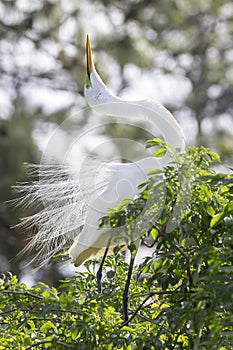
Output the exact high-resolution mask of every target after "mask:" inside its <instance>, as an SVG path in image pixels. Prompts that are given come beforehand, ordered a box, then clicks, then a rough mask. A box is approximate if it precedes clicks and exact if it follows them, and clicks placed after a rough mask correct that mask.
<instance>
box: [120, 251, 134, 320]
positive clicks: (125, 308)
mask: <svg viewBox="0 0 233 350" xmlns="http://www.w3.org/2000/svg"><path fill="white" fill-rule="evenodd" d="M135 256H136V254H135V253H134V254H132V253H131V256H130V263H129V270H128V275H127V280H126V283H125V289H124V293H123V311H124V318H125V322H127V321H128V319H129V314H128V303H129V286H130V280H131V276H132V272H133V265H134V260H135Z"/></svg>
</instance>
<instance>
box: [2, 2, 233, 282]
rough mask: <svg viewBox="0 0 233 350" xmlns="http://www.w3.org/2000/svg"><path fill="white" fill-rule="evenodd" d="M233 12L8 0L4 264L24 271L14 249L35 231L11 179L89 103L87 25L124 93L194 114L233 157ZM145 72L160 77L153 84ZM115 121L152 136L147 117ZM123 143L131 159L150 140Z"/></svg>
mask: <svg viewBox="0 0 233 350" xmlns="http://www.w3.org/2000/svg"><path fill="white" fill-rule="evenodd" d="M90 18H91V20H90ZM232 18H233V6H232V1H231V0H225V1H219V0H211V1H210V0H209V1H203V0H196V1H189V2H187V1H183V0H176V1H175V2H171V1H168V0H164V1H162V2H155V1H151V0H150V1H148V0H140V1H136V0H131V1H126V2H124V3H122V2H120V1H110V2H109V1H103V0H95V1H90V0H79V1H76V0H69V1H66V0H62V1H53V0H46V1H44V0H37V1H22V0H19V1H15V0H13V1H6V0H4V1H1V3H0V29H1V30H0V55H1V65H0V73H1V74H0V99H1V110H0V183H1V186H0V260H1V264H0V269H1V272H6V271H8V270H9V269H10V270H11V271H13V272H14V273H17V274H24V271H23V269H22V266H24V265H25V264H24V262H25V261H24V260H25V258H24V257H23V258H22V260H21V261H20V262H19V263H18V264H17V263H16V262H15V260H13V258H14V257H15V256H16V255H17V253H18V252H19V251H21V250H22V248H23V245H24V244H25V236H26V235H25V233H24V232H21V231H20V230H19V229H17V228H14V229H11V227H12V226H13V225H14V224H16V223H18V221H19V219H18V216H20V217H22V216H27V214H28V213H27V212H24V213H22V212H21V213H18V212H17V211H13V210H9V209H8V207H7V205H5V204H4V202H5V201H6V200H8V199H12V197H13V194H12V191H11V188H10V186H11V185H12V184H15V182H16V181H26V175H25V172H24V169H23V166H22V164H23V163H24V162H35V163H39V162H40V156H39V152H38V149H37V142H38V139H39V140H41V139H42V138H43V139H46V136H47V132H48V130H51V129H53V128H55V127H56V125H57V124H61V123H62V122H63V121H64V120H66V118H68V117H69V116H70V115H77V114H76V113H77V112H79V111H80V107H81V108H82V107H84V106H85V102H84V100H83V96H82V95H83V84H84V81H85V58H84V56H85V48H84V45H85V37H86V34H87V32H88V33H89V34H90V35H91V38H92V42H93V50H94V52H95V61H96V66H97V68H98V71H99V72H100V74H101V76H102V77H103V79H104V81H105V82H106V83H108V82H109V85H110V86H111V87H112V88H114V91H115V92H120V93H121V94H124V95H125V96H126V97H127V95H128V90H129V92H130V91H132V88H133V91H135V92H136V93H137V95H138V97H139V96H140V95H141V94H142V96H141V97H142V98H143V97H149V98H154V99H156V98H157V97H158V96H159V98H160V102H162V103H163V104H165V105H166V106H167V107H169V109H170V110H171V111H173V112H174V114H175V116H176V117H177V118H178V119H179V121H181V122H182V121H183V120H184V121H185V122H186V121H187V120H188V122H190V121H191V122H192V127H190V129H191V128H192V132H190V133H189V136H191V138H192V140H191V142H192V143H194V142H195V139H196V141H197V144H203V145H207V146H210V147H212V148H214V149H216V150H218V152H219V153H220V154H221V156H222V158H223V160H225V161H227V162H229V163H231V162H232V147H233V144H232V140H233V138H232V133H231V129H232V128H231V127H229V125H231V119H232V117H231V116H232V109H233V107H232V101H233V98H232V95H233V90H232V86H233V84H232V79H233V78H232V77H233V73H232V72H233V68H232V67H233V65H232V62H233V55H232ZM161 76H162V79H161ZM144 77H146V78H148V77H149V79H150V81H151V82H152V84H151V85H148V86H149V87H148V88H147V89H145V90H146V91H142V89H141V80H143V79H144ZM173 84H174V85H175V88H174V87H173ZM177 86H178V88H177ZM161 92H162V94H161ZM184 92H185V93H184ZM213 120H215V121H216V123H214V126H213ZM95 122H96V120H95V121H94V123H95ZM185 122H184V124H185ZM89 123H90V120H89V113H88V112H87V111H86V112H83V113H82V114H80V113H78V117H77V118H73V119H72V120H66V123H65V124H64V123H62V126H61V128H63V129H65V131H66V132H67V133H69V135H70V134H73V135H77V134H78V132H79V130H80V129H81V127H83V126H84V127H85V126H86V125H88V124H89ZM107 124H108V125H107V126H106V128H105V129H104V130H103V132H104V133H105V134H107V135H108V136H109V135H110V137H112V139H117V140H118V139H119V138H127V139H132V140H143V142H144V140H145V139H146V138H148V133H146V131H145V130H143V127H142V124H141V128H138V127H135V126H134V127H130V125H128V126H127V127H125V125H121V124H120V123H115V124H114V125H113V124H110V123H107ZM211 125H212V126H211ZM144 129H145V128H144ZM84 130H85V128H84ZM209 130H210V131H211V133H210V134H209ZM187 134H188V133H187ZM196 134H197V138H196ZM38 136H39V137H38ZM149 137H151V136H149ZM113 142H114V141H113ZM61 143H62V142H61ZM59 144H60V142H59ZM116 146H117V149H118V151H119V154H120V155H121V156H122V159H123V160H125V159H135V157H137V159H138V157H139V158H140V155H139V153H140V152H141V149H138V148H136V147H129V148H128V149H127V150H126V149H125V147H124V143H122V142H117V145H116ZM58 148H59V147H58ZM126 151H127V153H126ZM27 180H28V179H27ZM53 272H54V271H53ZM44 274H46V273H44ZM57 275H58V271H57V273H56V276H57ZM46 279H47V280H48V279H49V280H50V282H53V283H56V280H57V277H56V278H55V274H54V273H50V274H48V273H47V276H45V277H44V280H46Z"/></svg>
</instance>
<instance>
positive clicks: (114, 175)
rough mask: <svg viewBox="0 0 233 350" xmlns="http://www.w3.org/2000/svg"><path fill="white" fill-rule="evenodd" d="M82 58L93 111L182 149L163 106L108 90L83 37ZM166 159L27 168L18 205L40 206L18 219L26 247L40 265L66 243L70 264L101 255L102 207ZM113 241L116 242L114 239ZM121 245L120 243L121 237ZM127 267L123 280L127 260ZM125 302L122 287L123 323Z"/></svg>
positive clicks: (133, 190) (126, 194) (128, 194)
mask: <svg viewBox="0 0 233 350" xmlns="http://www.w3.org/2000/svg"><path fill="white" fill-rule="evenodd" d="M86 57H87V78H86V83H85V88H84V94H85V98H86V101H87V103H88V104H89V106H90V107H91V108H92V109H93V110H95V111H97V112H99V113H101V114H104V115H107V116H113V117H117V118H121V117H127V118H131V117H134V118H135V117H138V118H144V119H145V120H147V121H148V122H149V123H152V124H153V125H154V126H156V128H157V129H158V130H159V131H160V133H161V134H162V135H163V137H164V140H165V141H166V142H167V143H169V144H170V145H172V146H173V147H174V148H179V149H180V151H181V152H183V151H184V149H185V143H184V136H183V133H182V130H181V128H180V126H179V125H178V123H177V122H176V120H175V119H174V117H173V116H172V114H171V113H170V112H169V111H168V110H167V109H166V108H164V107H163V106H161V105H160V104H158V103H157V102H154V101H149V100H140V101H127V100H123V99H121V98H119V97H117V96H114V95H113V94H112V93H111V92H110V91H109V90H108V88H107V87H106V86H105V84H104V83H103V81H102V80H101V78H100V76H99V75H98V73H97V72H96V70H95V66H94V62H93V59H92V51H91V45H90V40H89V37H88V36H87V44H86ZM170 160H171V159H170V155H169V153H168V152H167V153H166V154H165V156H164V157H163V158H156V157H148V158H144V159H141V160H139V161H137V162H134V163H127V164H121V163H114V162H101V161H97V160H93V159H89V158H86V160H85V162H84V163H83V164H82V166H81V167H80V169H79V170H74V169H72V167H68V166H64V165H62V166H59V165H53V164H50V165H42V166H41V167H40V168H37V167H35V166H32V167H31V170H32V171H39V175H40V180H39V181H38V182H34V183H32V184H26V185H25V186H23V187H20V189H19V190H20V191H21V192H22V194H23V195H24V196H23V198H22V200H21V202H22V204H25V205H30V206H31V205H37V204H38V203H40V205H42V208H40V209H39V211H38V212H37V213H36V214H34V215H32V216H31V217H28V218H25V219H23V224H24V225H26V226H27V227H33V226H36V227H37V232H36V234H35V235H34V236H33V237H32V240H31V241H30V243H29V245H28V248H33V249H34V248H36V249H37V250H38V256H37V258H38V257H42V260H43V262H45V261H46V259H47V260H48V259H49V258H50V257H51V256H52V255H53V254H54V253H56V252H58V251H60V250H61V249H62V248H63V247H66V246H67V245H69V244H71V242H72V245H71V247H70V248H69V250H68V253H69V256H70V257H71V258H72V261H73V263H74V264H75V266H79V265H81V264H82V263H83V262H84V261H85V260H86V259H88V258H90V257H92V256H100V255H104V251H105V249H106V247H107V249H108V248H111V247H112V246H113V245H114V244H116V242H111V228H110V227H104V228H103V229H99V220H100V218H102V217H103V216H104V214H106V213H107V211H108V208H114V207H116V206H117V205H118V204H119V203H120V202H121V201H122V200H123V199H125V198H133V197H134V196H135V195H136V194H137V193H138V191H139V190H138V185H139V184H140V183H142V182H143V181H145V180H146V178H147V173H148V171H149V170H151V169H154V168H163V167H164V166H165V165H167V164H168V162H169V161H170ZM117 243H121V238H120V237H119V239H118V242H117ZM122 243H123V244H125V241H124V239H123V238H122ZM104 256H105V255H104ZM45 257H46V259H45ZM130 266H131V267H130V270H131V271H129V276H128V281H129V280H130V275H131V272H132V267H133V260H132V261H131V265H130ZM101 268H102V265H101ZM100 279H101V271H100V272H99V278H98V283H99V291H101V286H100ZM128 284H129V283H128ZM127 287H128V286H127ZM127 298H128V290H127V288H126V291H125V295H124V305H125V319H126V320H127V318H128V312H127V302H128V299H127Z"/></svg>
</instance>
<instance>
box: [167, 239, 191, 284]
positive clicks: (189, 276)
mask: <svg viewBox="0 0 233 350" xmlns="http://www.w3.org/2000/svg"><path fill="white" fill-rule="evenodd" d="M171 244H172V246H173V247H174V248H175V249H176V250H177V251H178V252H179V253H180V254H181V255H182V256H183V257H184V258H185V260H186V269H187V275H188V278H189V286H190V288H191V286H192V283H193V275H192V273H191V270H190V263H189V262H190V257H189V255H188V254H186V253H185V252H184V251H183V249H182V248H181V247H180V246H178V245H177V244H176V243H174V242H172V243H171Z"/></svg>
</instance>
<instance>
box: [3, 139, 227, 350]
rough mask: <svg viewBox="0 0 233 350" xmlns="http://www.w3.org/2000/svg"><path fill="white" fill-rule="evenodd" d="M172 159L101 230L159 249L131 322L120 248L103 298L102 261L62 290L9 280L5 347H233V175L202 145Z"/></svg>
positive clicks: (141, 281)
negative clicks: (217, 168)
mask: <svg viewBox="0 0 233 350" xmlns="http://www.w3.org/2000/svg"><path fill="white" fill-rule="evenodd" d="M155 144H158V140H157V139H155V140H151V141H150V143H149V146H153V145H155ZM163 147H164V145H162V148H163ZM173 156H174V162H173V163H170V164H169V166H167V167H166V168H165V169H163V170H160V171H158V170H155V171H152V172H151V174H150V177H149V179H148V181H147V182H146V183H144V184H142V188H143V191H142V192H141V193H140V195H139V196H138V197H137V198H136V199H135V200H132V201H129V200H128V201H125V202H123V203H121V205H119V206H118V208H117V209H116V210H113V211H111V212H110V213H109V214H108V215H106V216H105V217H104V218H103V220H102V222H101V225H102V226H103V225H105V224H110V225H111V226H112V227H114V230H116V232H121V234H122V232H124V235H125V239H126V240H127V241H128V242H132V241H136V240H137V239H138V237H139V235H140V236H141V237H143V239H144V241H145V242H147V243H148V235H150V241H151V240H153V242H154V243H155V249H154V253H153V254H152V256H149V257H146V258H145V259H144V261H143V263H141V264H140V265H139V266H136V267H135V268H134V278H133V279H132V281H131V285H130V306H129V321H128V322H127V323H124V320H123V316H122V294H123V290H124V284H125V279H126V275H127V271H128V264H127V263H125V262H124V259H123V257H122V254H121V253H120V251H119V247H116V248H115V251H114V254H113V255H112V256H108V257H107V259H106V262H105V265H104V269H105V270H104V279H103V294H101V295H99V294H98V293H97V287H96V279H95V272H96V268H97V266H98V263H99V261H98V260H93V261H88V262H86V268H87V271H86V272H84V273H77V275H76V276H75V277H72V278H68V279H66V280H64V281H61V284H60V286H59V288H58V289H55V288H52V287H49V286H47V285H45V284H43V283H39V284H38V285H36V286H35V287H33V288H27V287H26V285H24V284H19V283H18V281H17V278H16V276H12V275H11V274H9V275H8V276H2V279H1V281H0V312H1V313H0V340H1V342H0V349H33V348H36V349H97V348H98V349H138V348H140V349H156V350H157V349H206V350H207V349H208V350H209V349H221V350H224V349H226V350H228V349H232V348H233V316H232V315H233V302H232V300H233V176H232V175H226V174H216V173H215V172H214V170H213V169H211V168H210V165H211V163H212V162H213V161H219V158H218V156H217V155H216V154H215V153H212V152H210V151H209V150H207V149H205V148H203V147H202V148H199V149H196V148H194V147H190V148H189V149H188V151H187V153H185V154H184V155H182V156H181V157H178V156H177V155H176V154H175V153H174V154H173ZM158 195H159V196H160V197H159V199H158V197H156V196H158ZM162 195H163V196H162ZM156 198H157V199H156ZM158 213H159V215H158ZM129 244H131V248H132V243H129ZM131 250H132V249H131Z"/></svg>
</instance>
